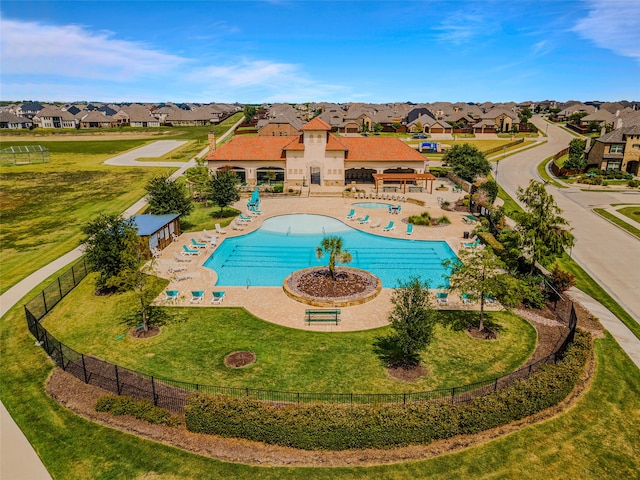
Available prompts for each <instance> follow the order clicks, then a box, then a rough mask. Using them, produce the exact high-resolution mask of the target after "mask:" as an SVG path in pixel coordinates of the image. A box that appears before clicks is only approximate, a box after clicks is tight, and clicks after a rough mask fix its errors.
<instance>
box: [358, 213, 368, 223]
mask: <svg viewBox="0 0 640 480" xmlns="http://www.w3.org/2000/svg"><path fill="white" fill-rule="evenodd" d="M369 222H370V220H369V215H366V216H365V217H364V218H361V219H360V220H358V223H360V224H362V225H364V224H365V223H369Z"/></svg>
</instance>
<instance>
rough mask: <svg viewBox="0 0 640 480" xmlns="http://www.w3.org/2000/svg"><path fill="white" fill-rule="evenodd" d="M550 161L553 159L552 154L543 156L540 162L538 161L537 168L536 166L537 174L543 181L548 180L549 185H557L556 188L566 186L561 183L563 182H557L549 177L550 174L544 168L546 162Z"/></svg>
mask: <svg viewBox="0 0 640 480" xmlns="http://www.w3.org/2000/svg"><path fill="white" fill-rule="evenodd" d="M551 161H553V156H551V157H547V158H545V159H544V160H543V161H542V162H540V163H539V164H538V168H537V170H538V175H540V178H542V179H543V180H544V181H545V182H548V183H550V184H551V185H553V186H555V187H558V188H567V186H566V185H563V184H561V183H559V182H557V181H556V180H554V179H553V178H552V177H551V175H549V174H548V173H547V168H546V167H547V164H548V163H549V162H551Z"/></svg>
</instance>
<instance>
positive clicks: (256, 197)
mask: <svg viewBox="0 0 640 480" xmlns="http://www.w3.org/2000/svg"><path fill="white" fill-rule="evenodd" d="M251 203H253V204H254V205H259V204H260V193H259V192H258V189H257V188H256V189H255V190H254V191H253V193H252V194H251Z"/></svg>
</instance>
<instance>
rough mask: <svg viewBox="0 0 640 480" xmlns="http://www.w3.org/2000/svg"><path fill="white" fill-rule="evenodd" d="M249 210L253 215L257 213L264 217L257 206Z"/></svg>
mask: <svg viewBox="0 0 640 480" xmlns="http://www.w3.org/2000/svg"><path fill="white" fill-rule="evenodd" d="M249 210H251V211H252V212H253V213H257V214H258V215H262V210H260V209H259V208H258V207H257V206H256V205H254V206H252V207H249Z"/></svg>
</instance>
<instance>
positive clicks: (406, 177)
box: [373, 173, 436, 194]
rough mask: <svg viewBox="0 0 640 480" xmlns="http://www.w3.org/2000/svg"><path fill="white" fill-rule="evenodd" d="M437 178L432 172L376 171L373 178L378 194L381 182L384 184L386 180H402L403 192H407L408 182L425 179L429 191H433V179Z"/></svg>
mask: <svg viewBox="0 0 640 480" xmlns="http://www.w3.org/2000/svg"><path fill="white" fill-rule="evenodd" d="M435 179H436V177H434V176H433V175H432V174H430V173H374V174H373V180H374V181H375V183H376V194H377V193H378V188H379V185H380V182H382V184H383V185H384V182H385V180H389V181H391V180H393V181H395V182H402V193H405V194H406V193H407V182H411V183H417V182H418V181H424V186H425V188H427V185H428V187H429V193H433V181H434V180H435Z"/></svg>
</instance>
